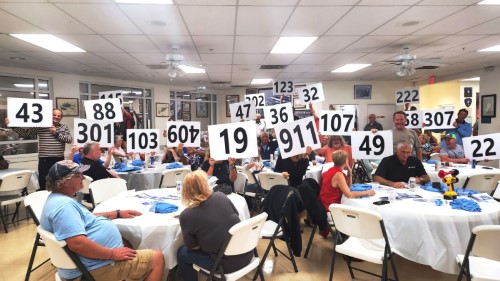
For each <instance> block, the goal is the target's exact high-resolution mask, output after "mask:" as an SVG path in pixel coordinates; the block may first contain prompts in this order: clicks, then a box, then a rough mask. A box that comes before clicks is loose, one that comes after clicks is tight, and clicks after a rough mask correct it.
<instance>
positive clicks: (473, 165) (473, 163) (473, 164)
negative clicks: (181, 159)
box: [471, 159, 477, 169]
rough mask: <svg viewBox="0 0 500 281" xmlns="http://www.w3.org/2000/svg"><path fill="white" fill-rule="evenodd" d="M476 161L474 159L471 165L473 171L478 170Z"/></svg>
mask: <svg viewBox="0 0 500 281" xmlns="http://www.w3.org/2000/svg"><path fill="white" fill-rule="evenodd" d="M476 164H477V162H476V160H474V159H472V163H471V166H472V169H475V168H476Z"/></svg>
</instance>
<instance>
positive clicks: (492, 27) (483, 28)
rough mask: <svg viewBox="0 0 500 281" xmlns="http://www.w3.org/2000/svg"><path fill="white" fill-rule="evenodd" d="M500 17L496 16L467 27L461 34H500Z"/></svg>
mask: <svg viewBox="0 0 500 281" xmlns="http://www.w3.org/2000/svg"><path fill="white" fill-rule="evenodd" d="M499 26H500V18H496V19H494V20H491V21H489V22H485V23H483V24H480V25H476V26H474V27H472V28H469V29H466V30H464V31H462V32H460V33H459V34H498V33H500V29H499V28H498V27H499Z"/></svg>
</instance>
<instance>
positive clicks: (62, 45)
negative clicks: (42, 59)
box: [9, 34, 85, 53]
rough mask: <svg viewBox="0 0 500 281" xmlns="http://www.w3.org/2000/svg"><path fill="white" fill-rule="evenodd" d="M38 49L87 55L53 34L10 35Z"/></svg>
mask: <svg viewBox="0 0 500 281" xmlns="http://www.w3.org/2000/svg"><path fill="white" fill-rule="evenodd" d="M9 35H10V36H13V37H16V38H18V39H21V40H23V41H26V42H28V43H31V44H33V45H37V46H38V47H42V48H44V49H47V50H49V51H52V52H56V53H85V50H82V49H80V48H78V47H77V46H75V45H73V44H71V43H69V42H66V41H64V40H62V39H61V38H58V37H56V36H54V35H52V34H9Z"/></svg>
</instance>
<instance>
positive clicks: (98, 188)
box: [89, 178, 127, 208]
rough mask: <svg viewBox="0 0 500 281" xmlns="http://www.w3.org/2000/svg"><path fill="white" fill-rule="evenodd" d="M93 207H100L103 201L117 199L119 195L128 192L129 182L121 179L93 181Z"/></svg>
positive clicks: (91, 187) (91, 193)
mask: <svg viewBox="0 0 500 281" xmlns="http://www.w3.org/2000/svg"><path fill="white" fill-rule="evenodd" d="M89 190H90V197H91V198H92V205H93V207H94V208H95V206H97V205H99V204H100V203H101V202H102V201H104V200H106V199H108V198H111V197H115V196H117V195H118V194H120V193H122V192H125V191H127V182H126V181H125V180H124V179H119V178H107V179H100V180H97V181H93V182H91V183H90V185H89Z"/></svg>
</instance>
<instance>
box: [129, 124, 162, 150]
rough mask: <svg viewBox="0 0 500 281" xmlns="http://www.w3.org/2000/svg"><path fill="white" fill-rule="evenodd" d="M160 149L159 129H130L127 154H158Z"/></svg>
mask: <svg viewBox="0 0 500 281" xmlns="http://www.w3.org/2000/svg"><path fill="white" fill-rule="evenodd" d="M159 147H160V132H159V130H158V129H128V130H127V152H134V153H135V152H143V153H148V152H157V151H159V149H158V148H159Z"/></svg>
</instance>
